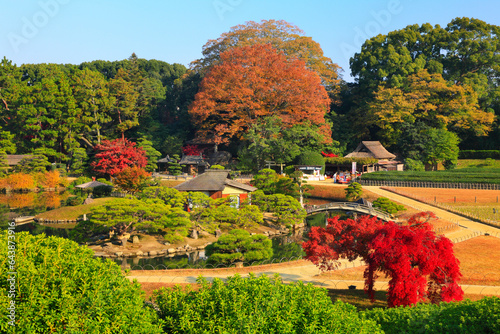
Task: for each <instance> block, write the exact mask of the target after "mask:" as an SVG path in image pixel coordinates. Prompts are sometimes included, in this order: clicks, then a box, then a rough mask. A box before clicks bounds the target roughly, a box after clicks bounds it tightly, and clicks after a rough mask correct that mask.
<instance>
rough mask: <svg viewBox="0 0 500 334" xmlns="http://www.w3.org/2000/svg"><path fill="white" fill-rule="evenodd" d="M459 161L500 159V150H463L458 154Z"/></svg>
mask: <svg viewBox="0 0 500 334" xmlns="http://www.w3.org/2000/svg"><path fill="white" fill-rule="evenodd" d="M458 158H459V159H488V158H491V159H500V150H463V151H460V152H459V153H458Z"/></svg>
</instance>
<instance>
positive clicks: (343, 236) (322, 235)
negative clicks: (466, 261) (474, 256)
mask: <svg viewBox="0 0 500 334" xmlns="http://www.w3.org/2000/svg"><path fill="white" fill-rule="evenodd" d="M433 217H434V214H433V213H432V212H423V213H420V214H416V215H414V216H413V217H412V218H411V219H410V220H409V221H408V223H409V225H408V226H399V225H397V224H396V223H394V222H388V223H386V222H383V221H381V220H378V219H377V218H376V217H369V216H362V217H360V218H358V219H356V220H353V219H346V220H339V219H338V217H336V218H333V219H329V220H328V226H327V227H326V228H321V227H313V228H312V229H311V232H310V233H309V241H307V242H305V243H303V245H302V247H303V248H304V250H305V252H306V254H307V259H308V260H310V261H312V262H313V263H315V264H316V265H318V266H319V267H320V268H321V269H323V270H332V269H335V268H336V267H337V266H338V261H337V260H338V259H339V258H344V259H348V260H351V261H352V260H354V259H356V258H358V257H360V258H361V259H363V260H364V261H365V263H366V264H367V265H368V266H367V268H366V270H365V273H364V277H365V291H366V292H367V293H368V294H369V295H370V298H371V299H372V301H373V299H374V290H373V286H374V282H375V279H376V278H377V277H378V275H377V273H380V272H382V273H384V274H385V275H386V276H389V277H390V281H389V290H388V300H387V303H388V306H389V307H395V306H401V305H403V306H411V305H414V304H416V303H418V302H419V301H423V300H425V298H429V300H430V301H431V302H433V303H437V302H440V301H446V302H448V301H453V300H462V299H463V291H462V289H461V288H460V286H459V285H458V280H459V279H460V277H461V274H460V269H459V262H458V260H457V259H456V258H455V255H454V253H453V244H452V242H451V241H450V240H449V239H448V238H446V237H444V236H437V235H436V234H435V233H434V232H433V231H432V230H431V226H430V225H429V224H428V220H429V219H430V218H433Z"/></svg>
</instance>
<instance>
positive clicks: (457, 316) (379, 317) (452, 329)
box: [363, 297, 500, 334]
mask: <svg viewBox="0 0 500 334" xmlns="http://www.w3.org/2000/svg"><path fill="white" fill-rule="evenodd" d="M363 317H364V318H365V319H371V320H374V321H376V322H377V323H379V324H380V325H381V326H382V329H383V330H384V331H385V332H386V333H389V334H390V333H394V334H399V333H457V334H458V333H464V334H469V333H474V334H480V333H500V298H498V297H485V298H483V299H481V300H478V301H475V302H471V301H470V300H466V301H463V302H458V303H441V304H439V305H435V304H417V305H416V306H414V307H410V308H409V307H406V308H405V307H398V308H388V309H381V308H375V309H372V310H369V311H365V312H363Z"/></svg>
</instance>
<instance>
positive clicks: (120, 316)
mask: <svg viewBox="0 0 500 334" xmlns="http://www.w3.org/2000/svg"><path fill="white" fill-rule="evenodd" d="M10 241H15V243H16V244H15V253H16V257H15V267H16V272H17V274H16V275H15V279H16V281H15V283H14V284H13V286H14V287H15V291H16V292H15V295H16V298H15V325H16V326H15V327H13V326H11V325H10V324H9V321H10V320H11V319H10V318H9V317H8V312H10V311H8V310H7V309H8V305H10V301H11V300H12V299H11V298H10V297H9V294H11V293H12V292H11V289H10V286H11V281H8V278H11V277H12V275H10V274H9V272H10V271H11V270H10V267H9V261H10V260H11V259H9V258H8V253H7V252H8V245H7V244H8V239H7V232H6V231H2V232H0V308H1V311H0V332H1V333H14V332H15V333H27V334H28V333H29V334H35V333H44V334H45V333H87V334H88V333H95V334H103V333H161V332H162V331H161V324H160V323H159V322H158V321H157V318H156V314H155V313H154V311H152V310H151V308H149V307H146V306H145V305H144V298H143V292H142V291H141V290H140V286H139V284H137V283H136V284H132V283H131V282H130V281H129V280H128V279H127V278H125V277H124V276H123V274H122V272H121V269H120V267H119V266H118V265H117V264H115V263H113V262H112V261H110V260H107V261H106V262H103V261H101V260H100V259H96V258H94V257H93V252H92V251H91V250H90V249H89V248H86V247H79V246H78V244H77V243H75V242H73V241H70V240H67V239H62V238H57V237H45V235H43V234H42V235H37V236H32V235H30V234H28V233H26V232H19V233H16V234H15V239H14V238H11V239H10ZM12 246H13V244H12V243H11V247H12Z"/></svg>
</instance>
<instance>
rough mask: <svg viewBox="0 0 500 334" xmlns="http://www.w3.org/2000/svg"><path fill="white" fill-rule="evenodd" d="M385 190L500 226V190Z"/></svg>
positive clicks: (406, 188) (407, 188)
mask: <svg viewBox="0 0 500 334" xmlns="http://www.w3.org/2000/svg"><path fill="white" fill-rule="evenodd" d="M384 189H387V190H390V191H393V192H395V193H398V194H401V195H405V196H408V197H411V198H414V199H417V200H420V201H422V202H426V203H437V204H439V205H440V206H441V207H443V208H449V209H452V210H454V211H458V212H461V213H463V214H466V215H469V216H471V217H472V218H476V219H480V220H483V221H485V222H488V223H491V224H493V225H500V202H499V201H500V190H473V189H438V188H432V189H428V188H412V187H398V188H389V187H386V188H384Z"/></svg>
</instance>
